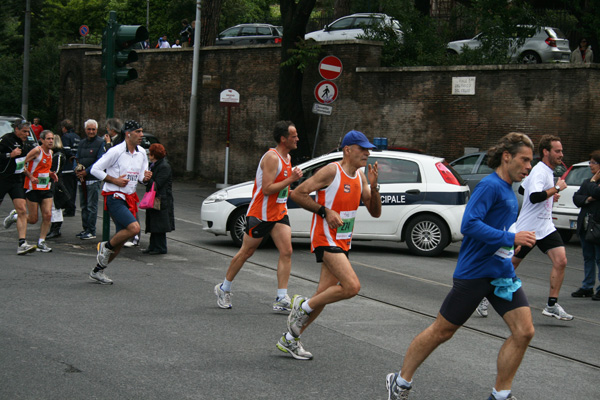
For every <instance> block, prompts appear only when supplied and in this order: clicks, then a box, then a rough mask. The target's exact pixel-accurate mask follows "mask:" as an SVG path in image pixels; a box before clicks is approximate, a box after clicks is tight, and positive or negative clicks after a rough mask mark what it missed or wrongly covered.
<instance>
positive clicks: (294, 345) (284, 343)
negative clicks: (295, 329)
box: [277, 333, 313, 360]
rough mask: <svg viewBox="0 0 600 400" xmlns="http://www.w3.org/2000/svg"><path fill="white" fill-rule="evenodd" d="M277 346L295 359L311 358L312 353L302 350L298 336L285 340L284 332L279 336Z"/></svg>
mask: <svg viewBox="0 0 600 400" xmlns="http://www.w3.org/2000/svg"><path fill="white" fill-rule="evenodd" d="M277 348H278V349H279V350H281V351H283V352H284V353H289V354H290V355H291V356H292V357H294V358H295V359H296V360H311V359H312V358H313V355H312V354H311V353H310V352H309V351H306V350H304V347H303V346H302V342H300V338H295V339H294V340H287V339H286V338H285V333H284V334H283V336H281V338H280V339H279V342H277Z"/></svg>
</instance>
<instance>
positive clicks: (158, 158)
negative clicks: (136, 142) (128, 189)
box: [142, 143, 175, 255]
mask: <svg viewBox="0 0 600 400" xmlns="http://www.w3.org/2000/svg"><path fill="white" fill-rule="evenodd" d="M148 151H149V155H148V157H149V160H150V171H152V178H151V179H150V180H149V181H148V183H147V185H146V192H149V191H150V189H151V188H152V184H153V183H154V190H155V191H156V197H157V198H160V210H154V209H147V210H146V233H150V244H149V245H148V248H147V249H144V250H142V253H145V254H153V255H154V254H166V253H167V232H171V231H172V230H175V213H174V209H173V190H172V183H173V174H172V171H171V165H170V164H169V161H168V160H167V159H166V158H165V155H166V151H165V148H164V146H163V145H162V144H158V143H154V144H153V145H152V146H150V149H149V150H148Z"/></svg>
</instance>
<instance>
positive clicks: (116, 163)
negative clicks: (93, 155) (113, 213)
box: [91, 142, 148, 199]
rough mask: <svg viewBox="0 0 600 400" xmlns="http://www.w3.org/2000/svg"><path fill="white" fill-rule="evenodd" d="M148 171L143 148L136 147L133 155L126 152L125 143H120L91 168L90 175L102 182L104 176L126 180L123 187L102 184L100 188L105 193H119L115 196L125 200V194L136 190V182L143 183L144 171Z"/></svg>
mask: <svg viewBox="0 0 600 400" xmlns="http://www.w3.org/2000/svg"><path fill="white" fill-rule="evenodd" d="M147 169H148V158H147V157H146V151H145V150H144V148H143V147H141V146H137V147H136V149H135V151H134V152H133V153H130V152H129V150H127V143H126V142H122V143H120V144H118V145H117V146H114V147H111V148H110V149H108V151H107V152H106V153H104V155H103V156H102V157H100V159H99V160H98V161H96V162H95V163H94V165H93V166H92V171H91V172H92V174H93V175H94V176H95V177H96V178H98V179H100V180H104V179H105V178H106V175H110V176H112V177H113V178H119V177H121V176H123V177H125V178H127V179H128V180H129V183H128V184H127V186H125V187H120V186H117V185H115V184H113V183H109V182H104V186H103V188H102V190H103V191H105V192H120V193H119V194H117V195H118V196H119V197H121V198H122V199H125V196H124V195H123V194H122V193H125V194H132V193H134V192H135V190H136V186H137V184H138V182H140V183H143V181H144V171H146V170H147Z"/></svg>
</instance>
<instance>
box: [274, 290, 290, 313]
mask: <svg viewBox="0 0 600 400" xmlns="http://www.w3.org/2000/svg"><path fill="white" fill-rule="evenodd" d="M273 311H287V312H290V311H292V300H291V299H290V296H288V295H287V294H286V295H285V296H283V298H282V299H281V300H277V299H275V303H273Z"/></svg>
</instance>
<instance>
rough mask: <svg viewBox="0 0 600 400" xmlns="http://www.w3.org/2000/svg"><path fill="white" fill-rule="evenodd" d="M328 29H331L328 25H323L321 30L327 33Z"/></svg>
mask: <svg viewBox="0 0 600 400" xmlns="http://www.w3.org/2000/svg"><path fill="white" fill-rule="evenodd" d="M330 29H331V28H329V25H325V26H324V27H323V30H324V31H325V32H329V30H330Z"/></svg>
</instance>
